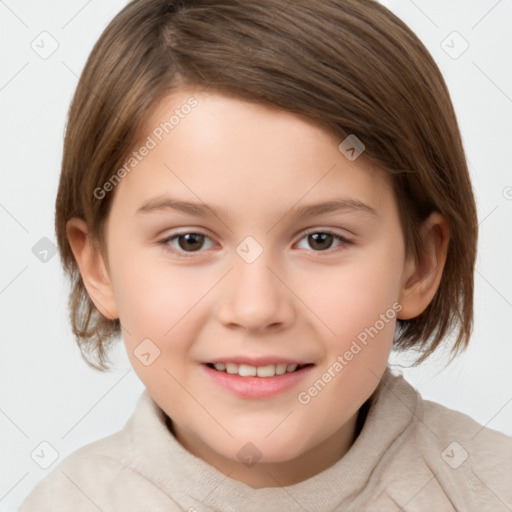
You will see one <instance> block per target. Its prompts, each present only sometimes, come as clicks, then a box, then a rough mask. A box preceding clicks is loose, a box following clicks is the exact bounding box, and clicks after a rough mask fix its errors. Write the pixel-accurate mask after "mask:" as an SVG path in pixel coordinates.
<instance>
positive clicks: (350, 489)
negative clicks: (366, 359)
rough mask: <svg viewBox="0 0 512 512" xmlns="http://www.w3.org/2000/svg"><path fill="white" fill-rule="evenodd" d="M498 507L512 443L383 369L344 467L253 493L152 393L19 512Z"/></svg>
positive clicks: (509, 504)
mask: <svg viewBox="0 0 512 512" xmlns="http://www.w3.org/2000/svg"><path fill="white" fill-rule="evenodd" d="M335 510H336V511H347V512H348V511H353V512H398V511H400V512H417V511H422V512H423V511H426V512H445V511H454V510H456V511H460V512H472V511H475V512H500V511H507V512H510V511H511V510H512V439H511V438H509V437H508V436H505V435H504V434H501V433H498V432H496V431H493V430H491V429H487V428H483V427H482V426H481V425H479V424H478V423H476V422H475V421H473V420H472V419H471V418H469V417H468V416H466V415H464V414H461V413H459V412H456V411H453V410H450V409H446V408H445V407H443V406H441V405H439V404H436V403H432V402H428V401H425V400H423V399H422V398H421V397H420V396H419V394H418V393H417V392H416V391H415V390H414V388H412V387H411V386H410V385H409V384H408V383H407V382H406V381H405V380H404V379H403V378H402V377H401V376H395V375H393V374H392V373H391V372H390V371H389V370H387V371H386V373H385V375H384V378H383V380H382V382H381V387H380V388H379V392H378V393H377V394H376V397H375V401H374V402H373V403H372V405H371V407H370V411H369V413H368V416H367V418H366V421H365V424H364V427H363V429H362V431H361V433H360V434H359V436H358V438H357V439H356V441H355V443H354V444H353V445H352V447H351V448H350V450H349V451H348V452H347V454H346V455H345V456H344V457H343V458H342V459H340V460H339V461H338V462H337V463H336V464H334V465H333V466H331V467H330V468H328V469H326V470H325V471H323V472H322V473H320V474H317V475H315V476H313V477H312V478H309V479H307V480H305V481H303V482H300V483H298V484H295V485H291V486H287V487H282V488H281V487H276V488H268V487H267V488H261V489H254V488H252V487H250V486H248V485H246V484H244V483H241V482H239V481H236V480H233V479H231V478H229V477H226V476H225V475H223V474H222V473H220V472H219V471H217V470H216V469H215V468H213V467H212V466H210V465H208V464H207V463H206V462H204V461H203V460H202V459H199V458H197V457H195V456H194V455H192V454H191V453H190V452H188V451H187V450H185V449H184V448H183V447H182V446H181V445H180V444H179V443H178V442H177V441H176V439H175V438H174V437H173V435H172V434H171V433H170V432H169V430H168V429H167V427H166V424H165V420H164V415H163V413H162V411H161V410H160V409H159V408H158V406H157V405H156V404H155V403H154V402H153V401H152V399H151V397H150V396H149V394H148V392H147V391H144V392H143V394H142V395H141V397H140V398H139V401H138V402H137V406H136V409H135V411H134V413H133V415H132V417H131V418H130V419H129V420H128V422H127V423H126V425H125V427H124V428H123V430H121V431H120V432H118V433H116V434H114V435H112V436H109V437H106V438H104V439H101V440H99V441H96V442H94V443H92V444H89V445H87V446H84V447H83V448H81V449H79V450H77V451H76V452H74V453H73V454H71V455H69V456H68V457H67V458H66V459H65V460H64V461H63V462H62V463H61V464H60V465H59V466H58V467H57V468H56V469H54V470H53V472H52V473H50V475H48V476H47V477H46V478H45V479H43V480H42V481H41V482H40V483H39V484H38V485H37V486H36V487H35V489H34V490H33V491H32V493H31V494H30V495H29V497H28V498H27V499H26V500H25V501H24V503H23V504H22V506H21V509H20V512H35V511H37V512H49V511H52V512H98V511H102V512H114V511H119V512H132V511H133V512H134V511H137V512H164V511H166V512H171V511H187V512H212V511H222V512H267V511H268V512H272V511H276V512H290V511H300V512H329V511H335Z"/></svg>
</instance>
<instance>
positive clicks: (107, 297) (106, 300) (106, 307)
mask: <svg viewBox="0 0 512 512" xmlns="http://www.w3.org/2000/svg"><path fill="white" fill-rule="evenodd" d="M66 233H67V236H68V240H69V244H70V246H71V250H72V251H73V255H74V256H75V260H76V262H77V265H78V268H79V270H80V274H81V276H82V280H83V282H84V286H85V288H86V290H87V293H88V294H89V297H90V298H91V300H92V301H93V303H94V305H95V306H96V309H97V310H98V311H99V312H100V313H101V314H102V315H103V316H105V317H107V318H109V319H111V320H115V319H116V318H118V317H119V315H118V312H117V306H116V302H115V299H114V293H113V290H112V285H111V282H110V277H109V275H108V272H107V269H106V266H105V262H104V261H103V256H102V255H101V253H100V252H99V251H98V250H97V249H96V248H95V247H94V245H93V243H92V241H91V237H90V236H89V231H88V229H87V224H86V222H85V221H84V220H82V219H79V218H76V217H75V218H72V219H70V220H69V221H68V222H67V224H66Z"/></svg>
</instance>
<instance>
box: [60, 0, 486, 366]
mask: <svg viewBox="0 0 512 512" xmlns="http://www.w3.org/2000/svg"><path fill="white" fill-rule="evenodd" d="M184 84H191V85H199V86H200V87H204V88H209V89H211V90H216V91H221V92H225V93H229V94H231V95H234V96H236V97H240V98H244V99H249V100H251V101H255V102H259V103H261V104H266V105H271V106H275V107H278V108H281V109H284V110H287V111H290V112H294V113H297V114H300V115H305V116H307V117H308V118H310V119H312V120H314V121H316V122H318V123H319V124H320V125H321V126H323V127H324V128H325V129H326V130H328V131H329V132H330V133H332V134H334V135H335V136H337V137H339V140H340V142H341V141H342V140H343V139H344V138H345V137H347V136H348V135H349V134H355V135H356V136H357V137H358V138H359V139H360V140H361V141H363V143H364V144H365V146H366V149H365V153H364V155H365V157H366V158H369V159H370V161H373V162H375V163H376V164H377V165H378V166H379V168H381V169H384V170H385V171H386V172H387V173H389V174H388V175H389V177H390V179H391V182H392V185H393V189H394V193H395V195H396V198H397V201H398V206H399V210H400V216H401V222H402V226H403V231H404V237H405V242H406V251H407V254H413V255H415V256H416V257H417V256H418V255H419V254H420V251H421V239H420V236H419V233H420V229H419V228H420V226H421V224H422V222H423V221H424V220H425V219H426V218H427V216H428V215H429V214H430V213H431V212H433V211H437V212H439V213H441V214H442V215H443V216H444V217H445V218H446V219H447V221H448V223H449V228H450V233H451V239H450V242H449V247H448V257H447V261H446V265H445V269H444V272H443V276H442V280H441V284H440V286H439V289H438V290H437V293H436V295H435V296H434V298H433V300H432V302H431V303H430V304H429V306H428V307H427V309H426V310H425V311H424V312H423V313H422V314H421V315H420V316H418V317H417V318H414V319H412V320H408V321H403V320H399V321H398V323H397V332H396V335H395V342H394V346H395V348H398V349H408V348H413V347H414V348H415V349H417V350H418V351H419V352H420V353H421V357H419V359H418V361H417V362H420V361H422V360H424V359H425V358H426V357H427V356H428V355H430V354H431V353H432V352H433V351H434V350H435V349H436V348H437V347H438V345H439V344H440V343H441V341H442V340H443V339H444V338H445V337H447V336H451V337H453V340H452V341H453V344H452V353H453V354H455V353H457V352H458V351H459V350H462V349H463V348H465V347H466V346H467V343H468V340H469V337H470V334H471V330H472V324H473V272H474V264H475V257H476V245H477V227H478V225H477V217H476V206H475V201H474V197H473V192H472V188H471V183H470V179H469V174H468V169H467V163H466V159H465V154H464V149H463V146H462V141H461V136H460V133H459V128H458V124H457V120H456V117H455V113H454V110H453V106H452V103H451V100H450V96H449V92H448V90H447V87H446V84H445V82H444V80H443V77H442V75H441V73H440V71H439V69H438V68H437V66H436V64H435V62H434V61H433V59H432V57H431V56H430V54H429V53H428V51H427V50H426V48H425V47H424V46H423V44H422V43H421V42H420V40H419V39H418V38H417V37H416V36H415V35H414V33H413V32H412V31H411V30H410V29H409V28H408V27H407V26H406V25H405V24H404V23H403V22H402V21H401V20H400V19H399V18H397V17H396V16H395V15H394V14H392V13H391V12H390V11H389V10H387V9H386V8H385V7H383V6H382V5H381V4H379V3H377V2H376V1H373V0H315V1H314V2H312V1H310V0H294V1H286V0H258V1H247V0H134V1H132V2H131V3H129V4H128V5H127V6H126V7H125V8H124V9H123V10H122V11H121V12H120V13H119V14H118V15H117V16H116V17H115V18H114V19H113V21H112V22H111V23H110V24H109V25H108V27H107V28H106V29H105V31H104V32H103V34H102V35H101V37H100V39H99V40H98V42H97V43H96V45H95V46H94V48H93V50H92V52H91V54H90V56H89V59H88V61H87V63H86V66H85V68H84V70H83V73H82V76H81V77H80V81H79V83H78V86H77V89H76V92H75V95H74V98H73V101H72V104H71V107H70V111H69V117H68V123H67V129H66V136H65V142H64V154H63V161H62V172H61V177H60V184H59V189H58V194H57V201H56V220H55V225H56V233H57V241H58V245H59V250H60V254H61V259H62V262H63V265H64V268H65V271H66V272H67V274H68V275H69V277H70V279H71V284H72V289H71V293H70V317H71V323H72V327H73V332H74V334H75V336H76V338H77V341H78V344H79V346H80V349H81V351H82V355H83V356H84V358H85V360H86V361H87V362H88V363H89V364H90V365H92V366H94V367H95V368H98V369H106V368H107V365H106V364H105V363H106V361H108V357H107V347H108V345H109V344H110V343H111V342H113V341H114V340H115V338H116V337H117V336H118V335H119V333H120V330H121V326H120V323H119V320H109V319H107V318H105V317H104V316H102V315H101V314H100V313H99V311H98V310H96V308H95V306H94V304H93V303H92V301H91V300H90V298H89V296H88V294H87V292H86V290H85V287H84V284H83V281H82V278H81V276H80V273H79V271H78V267H77V265H76V262H75V260H74V257H73V254H72V252H71V248H70V245H69V242H68V239H67V236H66V223H67V221H68V220H69V219H70V218H72V217H80V218H82V219H84V220H85V221H86V223H87V225H88V226H89V230H90V236H91V239H92V241H93V242H94V243H95V244H96V246H97V248H98V249H99V250H101V251H102V252H103V248H104V238H103V231H104V229H103V228H104V222H105V220H106V218H107V215H108V212H109V207H110V205H111V204H112V196H113V194H114V192H112V193H110V194H107V195H106V197H104V198H103V199H97V198H96V197H95V194H94V191H95V189H97V187H102V186H103V184H104V183H106V182H107V181H108V180H109V179H110V178H111V177H112V175H113V174H114V172H115V171H116V169H119V168H120V167H121V166H122V163H123V161H124V160H125V159H126V155H128V153H129V152H130V151H131V150H133V146H134V144H135V142H136V141H137V139H138V137H140V135H141V130H142V128H143V125H144V123H145V121H146V120H147V118H148V116H149V115H150V113H151V112H152V109H154V108H155V106H156V105H157V104H158V102H159V100H161V99H162V98H163V97H165V96H166V95H168V94H169V93H170V92H171V91H172V90H175V89H176V88H178V87H180V86H181V85H184Z"/></svg>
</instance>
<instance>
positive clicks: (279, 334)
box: [68, 88, 449, 487]
mask: <svg viewBox="0 0 512 512" xmlns="http://www.w3.org/2000/svg"><path fill="white" fill-rule="evenodd" d="M192 95H193V96H194V97H195V98H196V99H197V101H198V105H197V107H195V108H194V109H193V110H192V111H191V113H190V114H189V115H188V116H186V117H185V118H184V119H181V120H180V123H179V125H178V126H176V127H175V128H174V130H173V131H172V132H171V133H170V134H169V135H167V136H165V137H164V138H163V140H162V141H161V142H160V143H159V144H158V145H157V147H156V148H154V149H152V150H151V151H150V152H149V154H148V155H147V156H146V157H145V158H144V159H143V160H142V161H141V162H140V163H138V165H137V166H136V167H135V168H134V170H132V171H131V172H130V173H129V174H128V175H127V176H126V177H124V178H123V180H122V181H121V183H120V184H118V185H117V187H116V188H115V191H114V192H111V193H114V198H113V205H112V209H111V212H110V214H109V217H108V220H107V224H106V231H105V233H106V253H107V255H108V261H105V260H104V259H102V257H101V255H100V254H99V253H96V252H95V251H94V249H93V246H92V244H91V243H90V239H89V238H88V236H87V232H88V230H87V226H86V224H85V223H84V221H82V220H81V219H77V218H75V219H71V220H70V221H69V223H68V237H69V240H70V243H71V246H72V249H73V252H74V255H75V258H76V260H77V263H78V265H79V268H80V272H81V274H82V276H83V279H84V283H85V286H86V288H87V291H88V293H89V295H90V296H91V298H92V300H93V301H94V303H95V305H96V307H97V308H98V309H99V310H100V311H101V312H102V313H103V314H104V315H105V316H107V317H108V318H120V320H121V324H122V325H123V327H124V329H123V338H124V343H125V346H126V350H127V353H128V356H129V358H130V361H131V364H132V365H133V368H134V370H135V371H136V372H137V374H138V376H139V377H140V379H141V380H142V382H143V383H144V385H145V386H146V388H147V389H148V391H149V393H150V395H151V396H152V398H153V399H154V400H155V401H156V403H157V404H158V405H159V406H160V407H161V408H162V409H163V410H164V411H165V413H166V414H167V415H168V416H169V417H170V418H172V428H173V433H174V435H175V436H176V438H177V439H178V441H179V442H180V443H181V444H182V445H183V446H184V447H185V448H186V449H187V450H189V451H190V452H191V453H193V454H195V455H196V456H198V457H200V458H202V459H203V460H205V461H206V462H208V463H209V464H211V465H213V466H214V467H216V468H217V469H219V470H220V471H222V472H223V473H224V474H226V475H228V474H229V476H230V478H234V479H237V480H240V481H242V482H245V483H246V484H248V485H250V486H252V487H272V486H278V485H291V484H294V483H297V482H300V481H302V480H304V479H306V478H309V477H311V476H313V475H315V474H317V473H319V472H321V471H323V470H324V469H326V468H328V467H329V466H331V465H332V464H334V463H336V462H337V461H338V460H339V459H340V458H341V457H343V455H344V454H345V453H346V452H347V451H348V450H349V449H350V446H351V445H352V443H353V440H354V432H355V421H356V417H357V412H358V410H359V408H360V407H361V405H362V404H363V403H364V402H365V401H366V399H367V398H368V397H369V396H370V395H371V394H372V393H373V391H374V390H375V388H376V387H377V385H378V382H379V379H380V377H381V375H382V374H383V372H384V370H385V367H386V363H387V359H388V356H389V353H390V350H391V346H392V341H393V333H394V328H395V319H394V320H392V321H389V323H387V324H386V325H385V327H384V328H383V329H381V330H380V331H379V333H378V335H377V336H375V337H374V338H373V339H371V341H370V342H369V343H368V345H367V346H366V347H364V349H363V350H361V351H360V352H359V353H358V354H357V355H356V356H354V358H353V359H352V360H351V361H350V362H348V364H347V365H346V366H345V367H344V368H343V370H342V371H341V372H339V373H337V374H336V377H334V378H333V379H331V381H330V382H329V383H328V384H327V385H326V386H325V388H324V389H323V390H322V391H321V392H320V393H318V395H317V396H315V397H314V398H313V399H312V400H311V401H310V402H309V403H308V404H305V405H304V404H301V403H299V401H298V399H297V395H298V393H299V392H301V391H305V390H307V389H308V387H309V386H311V385H312V384H313V383H314V382H315V381H316V380H318V379H319V378H320V377H321V376H322V374H323V373H324V372H326V371H327V370H328V368H329V367H332V365H333V363H334V362H335V361H336V360H337V357H338V356H339V355H340V354H341V355H342V354H344V353H345V351H346V350H348V349H349V348H350V345H351V342H352V340H354V339H355V338H356V336H357V335H358V334H359V333H361V332H362V331H364V329H365V328H367V327H370V326H373V325H374V324H375V322H376V321H377V320H378V319H379V318H380V315H381V314H383V313H385V312H386V311H387V310H388V309H389V308H392V305H393V304H395V303H398V304H400V306H401V308H402V309H401V311H400V313H399V314H398V317H399V318H413V317H415V316H417V315H419V314H420V313H421V312H422V311H423V310H424V309H425V308H426V307H427V305H428V304H429V302H430V301H431V300H432V297H433V295H434V293H435V291H436V289H437V287H438V286H439V282H440V279H441V275H442V269H443V266H444V263H445V259H446V249H447V244H448V239H449V232H448V228H447V224H446V221H445V220H444V219H443V218H442V217H441V216H440V215H439V214H436V213H435V214H432V216H431V217H430V218H429V219H428V221H427V223H426V224H425V226H424V241H425V242H424V246H425V253H424V256H423V259H422V260H421V261H417V262H416V261H413V260H412V259H411V258H406V255H405V244H404V238H403V234H402V230H401V225H400V220H399V216H398V207H397V204H396V201H395V198H394V195H393V192H392V189H391V187H390V184H389V183H388V181H387V178H386V177H385V174H384V173H383V172H382V171H380V170H379V169H376V168H374V167H372V166H371V165H370V163H369V162H368V161H367V160H366V159H365V156H364V154H363V155H362V156H360V157H359V158H357V159H356V160H355V161H349V160H348V159H347V158H346V157H345V156H344V155H343V154H342V153H341V152H340V151H339V150H338V145H339V143H340V142H341V140H338V139H337V138H336V137H334V136H333V135H331V134H330V133H328V132H326V131H325V130H324V129H322V128H321V127H319V126H317V125H316V124H315V123H313V122H311V121H309V120H307V119H305V118H303V117H300V116H297V115H295V114H291V113H287V112H284V111H281V110H278V109H273V108H269V107H267V106H262V105H257V104H253V103H249V102H246V101H242V100H239V99H235V98H232V97H229V96H225V95H222V94H219V93H213V92H208V93H206V92H200V91H198V90H196V89H193V88H188V89H180V90H179V91H177V92H174V93H173V94H172V95H171V96H169V97H167V98H165V99H164V100H163V101H162V102H161V103H160V104H159V105H158V108H157V109H156V110H155V111H154V112H153V114H152V115H151V117H150V118H149V119H148V122H147V129H146V130H145V132H144V136H143V137H142V138H141V140H144V139H145V138H146V137H147V135H150V134H151V131H152V130H153V129H154V128H155V127H156V126H158V125H159V124H160V123H161V122H162V121H163V120H166V119H169V117H170V115H172V113H173V110H174V109H175V108H176V107H177V106H179V105H182V104H183V103H185V102H186V101H187V99H188V98H189V97H190V96H192ZM166 195H167V196H172V197H173V198H176V199H180V200H187V201H194V202H200V203H206V204H208V205H215V206H218V207H219V208H222V213H219V216H216V215H213V214H210V215H208V216H204V217H196V216H193V215H191V214H187V213H183V212H178V211H173V210H171V209H166V210H160V211H153V212H151V213H143V214H141V213H137V209H138V208H139V207H140V206H141V205H142V204H143V203H144V202H145V201H147V200H148V199H150V198H154V197H162V196H166ZM334 198H344V199H352V200H357V201H360V202H362V203H365V204H366V205H369V206H370V207H371V208H373V209H374V210H375V214H371V213H369V212H367V211H365V210H362V209H344V210H340V211H337V212H331V213H325V214H320V215H316V216H310V217H304V216H302V217H294V216H293V215H292V214H291V210H292V207H295V206H298V207H300V206H304V205H307V204H312V203H317V202H322V201H327V200H330V199H334ZM310 228H311V229H312V230H313V231H312V233H323V232H325V230H326V229H327V230H332V231H334V232H335V234H338V235H340V236H342V237H345V238H346V239H347V240H348V241H349V242H350V243H348V242H343V241H340V240H339V239H337V238H336V237H334V238H332V239H327V241H324V242H322V241H321V239H320V243H318V242H317V245H315V241H314V240H311V237H309V238H308V236H307V234H304V231H305V230H306V229H308V231H309V229H310ZM177 233H180V234H185V233H201V234H204V235H205V236H206V238H205V239H204V241H203V243H202V245H201V241H200V240H199V242H196V244H197V246H199V250H197V251H193V250H189V251H188V252H187V242H186V240H184V239H183V238H181V244H182V245H180V238H177V239H174V241H170V240H168V241H167V243H165V240H166V239H168V238H169V237H170V236H171V235H176V234H177ZM247 236H251V237H253V238H254V239H255V240H256V241H257V243H258V244H259V245H260V246H261V248H262V249H263V252H262V254H261V255H260V256H259V257H258V258H257V259H256V260H255V261H254V262H252V263H247V262H246V261H245V260H244V259H243V258H241V257H240V256H239V255H238V254H237V252H236V248H237V247H238V245H239V244H240V243H241V242H242V241H243V240H244V239H245V238H246V237H247ZM183 247H185V249H183ZM322 248H323V249H322ZM180 254H181V255H183V254H184V255H185V256H187V255H188V256H190V257H189V258H185V257H180ZM147 338H149V339H151V340H152V342H153V343H154V344H155V345H156V346H158V348H159V350H160V356H159V357H158V358H157V359H156V360H155V361H154V362H153V363H152V364H151V365H149V366H145V365H143V364H141V361H139V359H138V358H137V357H136V356H135V355H134V350H135V349H136V348H137V346H138V345H139V344H140V343H141V341H142V340H144V339H147ZM226 355H231V356H238V355H248V356H264V355H278V356H282V357H290V358H292V359H300V360H303V361H310V362H313V363H314V364H315V367H314V368H313V371H312V372H311V374H310V376H309V377H308V378H307V379H306V380H305V381H303V382H301V383H300V384H299V385H297V386H296V387H295V388H293V389H292V390H290V391H286V392H285V393H282V394H280V395H278V396H276V397H273V398H269V399H263V400H255V399H242V398H239V397H237V396H235V395H234V394H231V393H230V392H229V391H225V390H222V389H221V388H219V387H216V386H215V385H214V384H212V383H211V381H210V379H208V378H207V377H208V376H207V375H205V374H204V372H203V371H202V368H201V367H200V364H201V363H202V362H206V361H209V360H212V359H215V358H217V357H219V356H226ZM247 442H252V443H253V444H254V445H255V446H256V447H257V448H258V450H259V451H260V452H261V459H260V460H259V462H258V463H257V464H255V465H254V466H252V467H247V466H245V465H244V464H242V463H241V462H240V461H239V460H238V458H237V452H238V451H239V450H240V449H241V448H242V447H243V446H244V445H245V444H246V443H247Z"/></svg>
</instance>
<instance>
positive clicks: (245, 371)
mask: <svg viewBox="0 0 512 512" xmlns="http://www.w3.org/2000/svg"><path fill="white" fill-rule="evenodd" d="M213 366H214V367H215V369H216V370H218V371H220V372H223V371H226V372H228V373H230V374H232V375H234V374H237V373H238V375H240V376H241V377H256V376H258V377H274V376H275V375H283V374H284V373H289V372H293V371H295V370H296V369H297V366H298V365H296V364H288V365H286V364H269V365H267V366H251V365H248V364H235V363H216V364H214V365H213Z"/></svg>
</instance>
